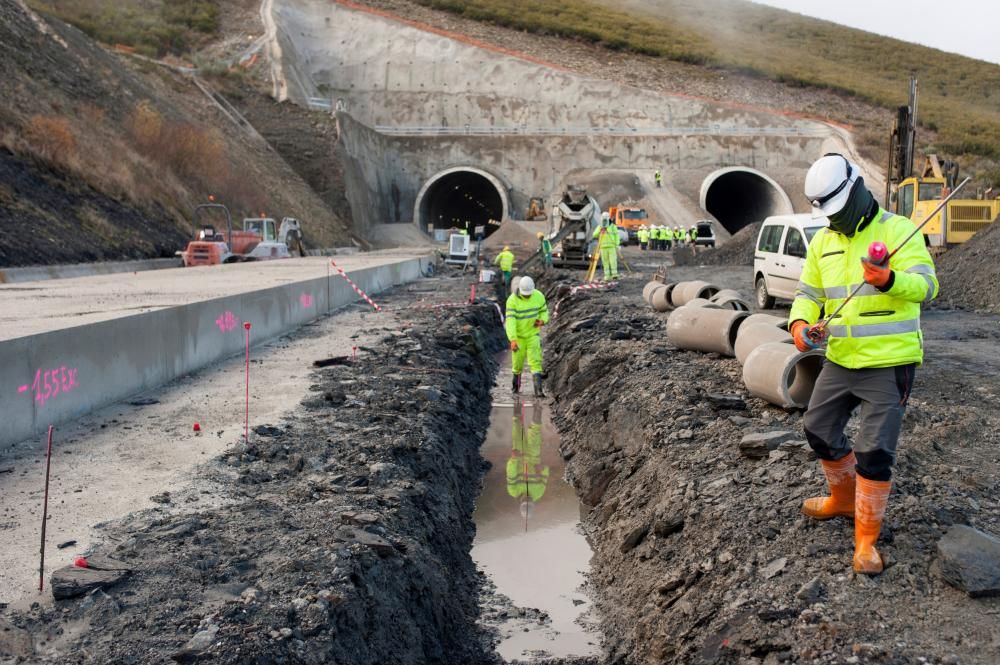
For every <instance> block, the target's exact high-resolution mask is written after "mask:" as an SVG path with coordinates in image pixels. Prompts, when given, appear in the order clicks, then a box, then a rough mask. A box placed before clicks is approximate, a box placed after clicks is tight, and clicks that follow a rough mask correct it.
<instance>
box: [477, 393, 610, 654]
mask: <svg viewBox="0 0 1000 665" xmlns="http://www.w3.org/2000/svg"><path fill="white" fill-rule="evenodd" d="M482 455H483V457H485V458H486V459H487V460H489V461H490V463H491V464H492V468H491V469H490V470H489V472H488V473H487V475H486V478H485V479H484V485H483V492H482V494H481V495H480V497H479V501H478V503H477V505H476V512H475V515H474V519H475V522H476V540H475V543H474V544H473V548H472V557H473V559H474V560H475V561H476V564H477V565H478V566H479V568H480V569H482V570H483V571H485V572H486V574H487V575H489V576H490V578H491V579H492V580H493V582H494V584H495V585H496V587H497V591H498V592H499V593H501V594H503V595H504V596H507V597H508V598H510V600H511V601H512V602H513V603H514V605H516V606H517V607H519V608H536V609H539V610H541V611H542V612H543V613H545V614H547V615H548V617H549V618H550V619H551V621H546V622H544V623H539V622H538V621H530V622H529V621H524V620H517V619H514V620H510V621H508V622H507V623H505V624H504V625H502V626H501V634H502V641H501V643H500V645H499V646H498V647H497V651H498V652H499V653H500V655H501V656H503V657H504V658H506V659H514V658H525V657H529V656H540V655H543V654H544V655H548V656H555V657H566V656H587V655H594V654H596V653H597V652H598V650H597V647H596V646H595V644H594V643H595V642H596V636H595V635H594V634H592V633H589V632H588V631H586V630H584V628H583V627H582V626H580V625H578V624H577V620H578V619H579V618H580V617H581V615H582V614H583V613H584V612H586V611H587V610H589V609H590V606H591V603H590V599H589V598H588V597H587V596H586V595H585V594H584V593H583V592H582V591H581V586H582V585H583V584H584V582H585V579H584V573H585V572H586V571H587V570H588V569H589V561H590V557H591V552H590V546H589V545H588V544H587V541H586V539H585V538H584V537H583V535H582V533H581V532H580V529H579V522H580V502H579V500H578V499H577V496H576V492H575V491H574V490H573V488H572V487H571V486H570V485H569V484H568V483H566V482H565V481H564V480H563V470H564V462H563V459H562V457H561V456H560V454H559V433H558V432H557V431H556V429H555V427H554V426H553V425H552V422H551V421H550V419H549V414H548V409H547V408H546V407H545V406H544V405H542V404H532V403H527V402H519V401H517V400H515V401H514V403H513V405H505V406H496V407H495V408H494V409H493V414H492V418H491V424H490V430H489V432H488V433H487V435H486V441H485V442H484V443H483V447H482ZM526 629H527V630H526Z"/></svg>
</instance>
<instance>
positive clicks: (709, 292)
mask: <svg viewBox="0 0 1000 665" xmlns="http://www.w3.org/2000/svg"><path fill="white" fill-rule="evenodd" d="M719 290H720V289H719V287H717V286H716V285H715V284H709V283H708V282H701V281H697V282H680V283H678V284H677V287H676V288H674V292H673V293H672V294H671V296H670V300H671V302H673V304H674V307H681V306H682V305H684V304H686V303H687V302H688V301H689V300H694V299H695V298H711V297H712V296H714V295H715V294H716V293H718V292H719Z"/></svg>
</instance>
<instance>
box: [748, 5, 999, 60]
mask: <svg viewBox="0 0 1000 665" xmlns="http://www.w3.org/2000/svg"><path fill="white" fill-rule="evenodd" d="M753 1H754V2H757V3H759V4H763V5H771V6H772V7H780V8H782V9H787V10H789V11H793V12H798V13H799V14H805V15H806V16H815V17H816V18H821V19H825V20H827V21H833V22H834V23H840V24H842V25H849V26H851V27H852V28H860V29H862V30H867V31H868V32H874V33H877V34H880V35H889V36H890V37H895V38H897V39H902V40H904V41H908V42H914V43H917V44H923V45H924V46H933V47H934V48H937V49H941V50H942V51H950V52H951V53H961V54H962V55H967V56H969V57H970V58H978V59H979V60H986V61H988V62H994V63H998V64H1000V36H998V33H1000V2H997V0H951V2H940V0H935V1H934V2H931V1H930V0H909V1H908V2H889V1H888V0H753Z"/></svg>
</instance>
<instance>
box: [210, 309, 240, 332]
mask: <svg viewBox="0 0 1000 665" xmlns="http://www.w3.org/2000/svg"><path fill="white" fill-rule="evenodd" d="M237 323H238V322H237V321H236V315H235V314H233V313H232V312H230V311H228V310H227V311H225V312H223V313H222V315H220V316H219V318H217V319H216V320H215V325H217V326H219V332H224V333H227V332H232V331H234V330H236V325H237Z"/></svg>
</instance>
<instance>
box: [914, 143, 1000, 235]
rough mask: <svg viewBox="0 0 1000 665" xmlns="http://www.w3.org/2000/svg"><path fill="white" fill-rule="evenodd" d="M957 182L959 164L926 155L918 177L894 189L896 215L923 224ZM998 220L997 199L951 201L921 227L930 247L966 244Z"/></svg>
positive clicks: (998, 208)
mask: <svg viewBox="0 0 1000 665" xmlns="http://www.w3.org/2000/svg"><path fill="white" fill-rule="evenodd" d="M957 180H958V164H956V163H955V162H951V161H944V162H941V161H939V160H938V158H937V155H927V157H926V159H925V160H924V168H923V170H922V171H921V173H920V175H919V176H913V177H909V178H904V179H903V180H902V181H901V182H900V183H899V186H898V187H897V189H896V212H897V213H898V214H900V215H903V216H905V217H909V218H910V219H911V220H912V221H913V223H914V224H920V223H922V222H923V221H924V220H925V219H926V218H927V215H928V214H929V213H930V212H931V211H933V210H934V208H935V207H936V206H937V204H938V203H940V201H941V199H943V198H944V197H946V196H948V194H950V193H951V190H952V188H954V186H955V184H956V181H957ZM997 217H1000V198H995V199H992V200H989V199H985V198H984V199H953V200H951V201H948V205H947V206H945V208H944V209H943V210H942V211H941V212H939V213H937V214H936V215H934V217H933V218H931V221H929V222H928V223H927V226H925V227H924V228H923V232H924V236H925V237H926V238H927V242H928V244H929V245H931V246H932V247H947V246H948V245H957V244H960V243H963V242H965V241H966V240H968V239H969V238H971V237H972V236H974V235H976V233H978V232H979V231H982V230H983V229H985V228H986V227H987V226H989V225H990V224H992V223H993V222H994V221H996V219H997Z"/></svg>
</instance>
